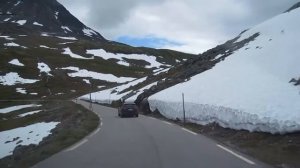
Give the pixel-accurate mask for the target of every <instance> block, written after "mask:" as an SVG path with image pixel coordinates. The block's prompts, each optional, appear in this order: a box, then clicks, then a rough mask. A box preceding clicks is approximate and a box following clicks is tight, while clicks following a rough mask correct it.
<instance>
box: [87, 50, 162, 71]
mask: <svg viewBox="0 0 300 168" xmlns="http://www.w3.org/2000/svg"><path fill="white" fill-rule="evenodd" d="M86 53H87V54H92V55H94V56H97V57H101V58H103V59H105V60H108V59H111V58H114V59H118V60H120V61H122V62H119V63H121V64H122V63H123V62H126V60H124V58H126V59H133V60H143V61H146V62H149V63H150V65H147V66H146V68H158V67H160V66H162V65H164V64H161V63H159V62H158V61H156V57H155V56H148V55H146V54H121V53H117V54H114V53H109V52H106V51H105V50H103V49H91V50H87V52H86ZM127 65H128V64H125V66H127Z"/></svg>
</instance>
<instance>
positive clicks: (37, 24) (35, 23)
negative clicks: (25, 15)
mask: <svg viewBox="0 0 300 168" xmlns="http://www.w3.org/2000/svg"><path fill="white" fill-rule="evenodd" d="M33 25H36V26H44V25H42V24H40V23H38V22H33Z"/></svg>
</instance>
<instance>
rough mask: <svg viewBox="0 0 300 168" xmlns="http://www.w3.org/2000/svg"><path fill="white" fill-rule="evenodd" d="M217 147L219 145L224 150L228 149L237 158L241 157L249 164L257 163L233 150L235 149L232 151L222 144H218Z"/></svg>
mask: <svg viewBox="0 0 300 168" xmlns="http://www.w3.org/2000/svg"><path fill="white" fill-rule="evenodd" d="M217 147H219V148H221V149H223V150H224V151H226V152H228V153H230V154H232V155H234V156H235V157H237V158H239V159H241V160H243V161H245V162H247V163H248V164H251V165H255V163H254V162H252V161H251V160H249V159H247V158H245V157H243V156H241V155H239V154H236V153H235V152H233V151H231V150H229V149H227V148H225V147H224V146H222V145H217Z"/></svg>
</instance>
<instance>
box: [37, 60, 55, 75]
mask: <svg viewBox="0 0 300 168" xmlns="http://www.w3.org/2000/svg"><path fill="white" fill-rule="evenodd" d="M38 69H39V70H40V73H42V72H45V73H46V74H47V75H49V76H52V75H51V74H50V72H51V69H50V68H49V66H48V65H47V64H45V63H43V62H40V63H38Z"/></svg>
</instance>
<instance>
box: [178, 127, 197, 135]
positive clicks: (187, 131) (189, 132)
mask: <svg viewBox="0 0 300 168" xmlns="http://www.w3.org/2000/svg"><path fill="white" fill-rule="evenodd" d="M181 129H182V130H184V131H186V132H189V133H191V134H193V135H198V134H197V133H195V132H193V131H190V130H188V129H186V128H181Z"/></svg>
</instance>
